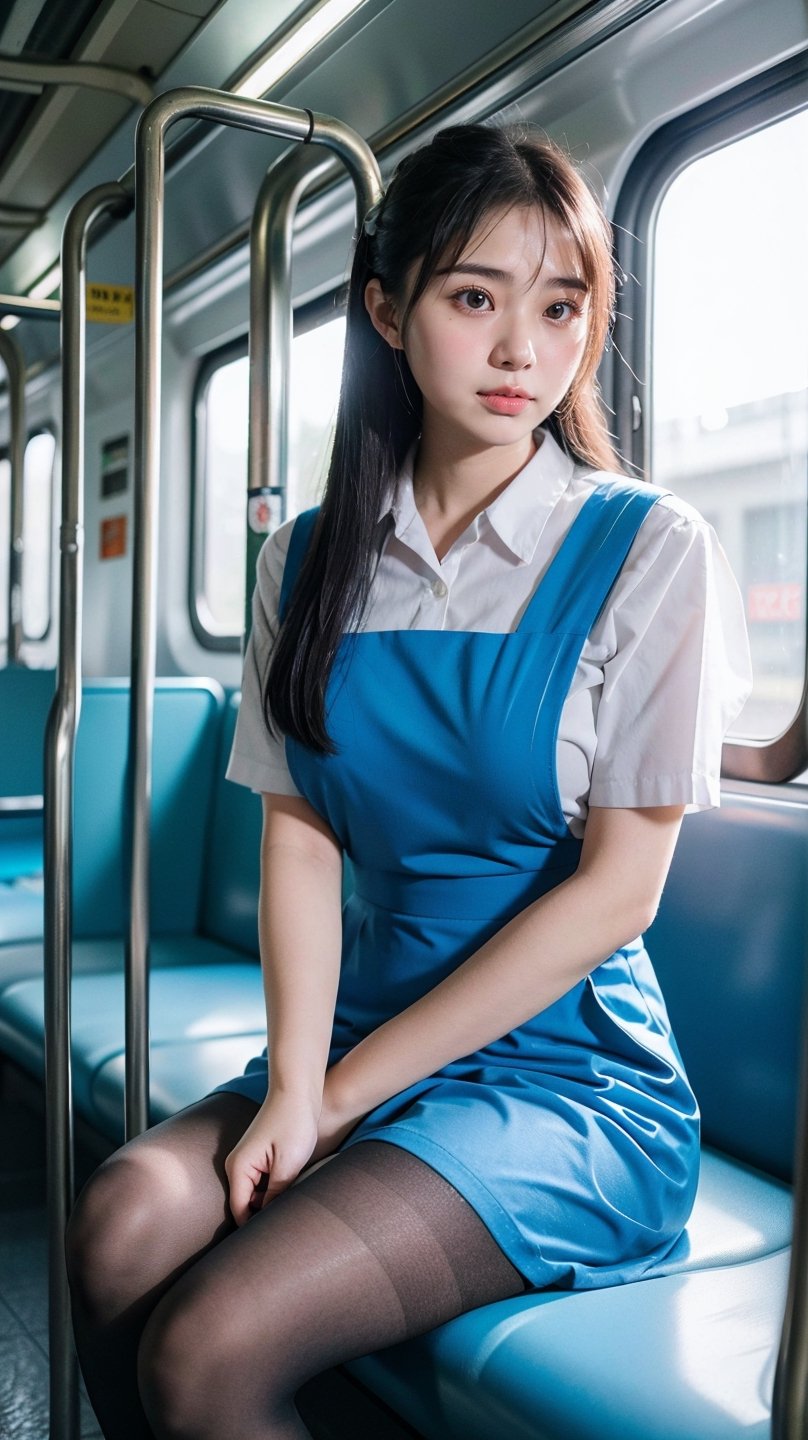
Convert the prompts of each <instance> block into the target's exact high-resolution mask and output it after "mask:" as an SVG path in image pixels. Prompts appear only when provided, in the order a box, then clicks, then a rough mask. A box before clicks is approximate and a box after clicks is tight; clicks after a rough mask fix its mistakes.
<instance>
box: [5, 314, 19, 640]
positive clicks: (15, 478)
mask: <svg viewBox="0 0 808 1440" xmlns="http://www.w3.org/2000/svg"><path fill="white" fill-rule="evenodd" d="M0 360H2V362H3V364H4V365H5V367H6V374H7V376H8V400H9V405H8V413H9V430H10V435H9V452H8V453H9V461H10V465H11V477H10V485H9V503H10V510H11V524H10V526H9V554H8V634H7V640H6V663H7V664H9V665H14V664H18V663H19V661H20V658H21V652H22V640H23V635H22V556H23V533H22V526H23V513H24V508H25V493H24V491H25V361H24V360H23V355H22V351H21V349H20V347H19V345H18V344H17V342H16V340H12V338H11V336H10V335H9V333H8V331H7V330H0Z"/></svg>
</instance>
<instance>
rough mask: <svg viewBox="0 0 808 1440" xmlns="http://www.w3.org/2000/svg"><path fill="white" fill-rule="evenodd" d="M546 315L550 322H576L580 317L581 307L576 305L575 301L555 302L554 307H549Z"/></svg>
mask: <svg viewBox="0 0 808 1440" xmlns="http://www.w3.org/2000/svg"><path fill="white" fill-rule="evenodd" d="M544 313H545V315H547V316H548V317H549V319H550V320H556V321H565V320H574V319H575V316H576V315H580V313H581V307H580V305H576V304H575V301H574V300H555V301H553V304H552V305H548V306H547V309H546V310H545V312H544Z"/></svg>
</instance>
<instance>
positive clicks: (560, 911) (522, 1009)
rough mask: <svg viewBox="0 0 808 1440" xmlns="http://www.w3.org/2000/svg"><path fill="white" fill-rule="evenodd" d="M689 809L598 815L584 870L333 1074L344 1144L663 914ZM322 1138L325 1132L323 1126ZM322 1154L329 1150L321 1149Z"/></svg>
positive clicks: (331, 1110)
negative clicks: (372, 1117) (377, 1114)
mask: <svg viewBox="0 0 808 1440" xmlns="http://www.w3.org/2000/svg"><path fill="white" fill-rule="evenodd" d="M683 814H684V806H660V807H656V808H653V809H630V810H629V809H606V808H598V807H592V809H590V811H589V816H588V818H587V823H586V831H585V836H584V843H583V849H582V853H581V860H580V864H579V866H578V869H577V871H576V872H575V874H574V875H572V876H571V877H570V878H569V879H568V880H565V881H563V882H562V883H561V884H560V885H558V886H556V888H555V889H553V890H551V891H550V892H549V893H548V894H547V895H543V896H542V897H541V899H539V900H536V901H534V903H533V904H532V905H529V906H528V907H527V908H526V909H525V910H523V911H521V912H520V914H518V915H516V916H515V917H514V919H513V920H510V921H509V922H508V924H507V925H504V926H503V928H502V929H501V930H500V931H498V932H497V934H496V935H494V936H493V937H492V939H491V940H489V941H488V942H487V943H486V944H485V945H483V946H482V948H481V949H479V950H477V951H476V952H475V953H474V954H473V955H472V956H470V957H469V959H468V960H466V961H465V962H464V963H463V964H462V965H459V966H458V968H457V969H456V970H454V971H453V972H452V974H451V975H448V976H447V977H446V979H445V980H442V981H441V983H440V984H439V985H436V986H435V988H434V989H433V990H430V991H429V993H428V994H426V995H423V996H422V997H421V999H420V1000H417V1001H415V1003H414V1004H413V1005H410V1006H409V1007H408V1009H406V1010H403V1011H402V1012H401V1014H400V1015H396V1016H394V1017H393V1018H392V1019H391V1020H388V1021H386V1023H385V1024H384V1025H380V1026H379V1028H378V1029H377V1030H375V1031H373V1033H372V1034H371V1035H368V1036H366V1038H365V1039H364V1040H362V1041H361V1042H360V1043H359V1044H358V1045H357V1046H356V1047H355V1048H354V1049H353V1050H351V1051H350V1053H349V1054H348V1055H346V1056H345V1057H344V1059H342V1060H340V1061H338V1063H337V1064H336V1065H334V1066H332V1068H331V1069H330V1070H329V1072H328V1074H327V1076H326V1084H325V1092H324V1100H323V1120H324V1121H325V1119H326V1116H327V1115H330V1116H331V1117H332V1124H333V1133H334V1134H335V1135H336V1136H338V1137H339V1138H338V1139H337V1143H340V1139H341V1138H342V1137H343V1136H344V1135H345V1134H347V1133H348V1130H349V1129H350V1128H351V1124H350V1122H351V1121H353V1123H355V1122H356V1120H357V1119H358V1118H360V1117H361V1116H363V1115H365V1114H367V1112H368V1111H369V1110H372V1109H373V1108H374V1107H375V1106H376V1105H380V1104H381V1103H382V1102H383V1101H384V1100H387V1099H389V1097H390V1096H391V1095H395V1094H397V1093H398V1092H399V1091H400V1090H404V1089H406V1088H407V1086H408V1085H412V1084H414V1083H415V1082H416V1081H418V1080H421V1079H423V1078H424V1077H425V1076H427V1075H432V1074H434V1073H435V1071H437V1070H440V1069H441V1068H442V1067H443V1066H444V1065H448V1064H449V1063H450V1062H451V1061H452V1060H456V1059H458V1058H459V1057H460V1056H462V1055H469V1054H471V1053H472V1052H473V1051H475V1050H479V1049H480V1048H481V1047H483V1046H485V1045H488V1044H490V1043H491V1042H492V1041H493V1040H496V1039H499V1037H500V1036H502V1035H505V1034H507V1033H508V1032H509V1031H510V1030H513V1029H515V1028H516V1027H517V1026H519V1025H523V1024H524V1023H525V1021H526V1020H529V1019H530V1017H531V1016H533V1015H536V1014H538V1013H539V1011H541V1010H544V1009H546V1008H547V1006H548V1005H552V1004H553V1002H554V1001H555V1000H558V999H559V998H560V997H561V996H562V995H564V994H566V992H567V991H568V990H570V989H571V988H572V987H573V985H576V984H577V983H578V982H579V981H580V980H582V979H583V978H584V976H585V975H587V974H589V972H590V971H591V970H593V969H594V968H595V967H596V966H597V965H599V964H601V962H602V961H603V960H605V959H606V958H607V957H608V956H609V955H611V954H613V952H614V951H615V950H617V949H619V947H620V946H621V945H624V944H625V943H626V942H627V941H628V940H633V939H634V938H635V937H636V936H637V935H640V934H642V932H643V930H645V929H646V928H647V927H648V925H650V923H651V921H652V920H653V918H654V915H655V914H656V910H657V907H658V904H659V900H660V896H661V894H662V887H663V885H664V883H665V879H666V876H667V873H668V868H669V866H670V862H671V859H672V856H673V851H674V847H675V845H676V839H677V836H678V833H679V826H680V824H681V820H682V816H683ZM321 1133H322V1127H321ZM317 1153H318V1154H320V1153H327V1151H325V1150H324V1149H323V1146H322V1141H321V1143H320V1144H318V1149H317Z"/></svg>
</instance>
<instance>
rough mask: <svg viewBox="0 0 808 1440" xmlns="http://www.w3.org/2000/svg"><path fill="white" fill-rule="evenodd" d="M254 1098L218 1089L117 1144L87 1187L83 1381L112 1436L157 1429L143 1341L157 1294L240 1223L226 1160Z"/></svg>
mask: <svg viewBox="0 0 808 1440" xmlns="http://www.w3.org/2000/svg"><path fill="white" fill-rule="evenodd" d="M256 1109H257V1106H256V1105H255V1104H253V1102H252V1101H251V1100H247V1099H245V1097H244V1096H242V1095H233V1094H222V1095H213V1096H210V1097H209V1098H208V1099H206V1100H202V1101H200V1103H199V1104H198V1105H193V1106H191V1107H190V1109H188V1110H184V1111H182V1112H181V1113H180V1114H179V1115H175V1116H173V1117H172V1119H170V1120H166V1121H165V1122H164V1123H163V1124H162V1125H156V1126H155V1127H154V1129H153V1130H149V1131H147V1132H146V1134H144V1135H141V1136H139V1137H138V1138H137V1139H136V1140H133V1141H131V1142H130V1144H128V1145H125V1146H124V1147H123V1149H121V1150H118V1151H117V1152H116V1153H115V1154H114V1155H112V1156H110V1158H109V1160H107V1161H105V1163H104V1164H103V1165H102V1166H101V1167H100V1169H99V1170H97V1171H96V1173H95V1174H94V1175H93V1176H92V1177H91V1179H90V1180H89V1181H88V1183H87V1185H86V1186H85V1187H84V1190H83V1191H82V1193H81V1195H80V1197H79V1199H78V1202H77V1204H76V1207H75V1210H74V1212H73V1215H72V1217H71V1220H70V1225H69V1227H68V1235H67V1259H68V1271H69V1274H70V1283H71V1290H72V1297H73V1325H74V1330H75V1335H76V1346H77V1349H78V1352H79V1359H80V1360H81V1368H82V1371H83V1373H84V1379H85V1383H86V1385H87V1390H88V1393H89V1396H90V1399H91V1401H92V1403H93V1407H94V1409H95V1412H96V1414H97V1416H98V1420H99V1422H100V1424H101V1427H102V1429H103V1431H104V1434H105V1435H106V1436H108V1437H109V1440H144V1437H147V1436H149V1435H150V1434H151V1432H150V1430H149V1427H148V1424H147V1421H146V1419H145V1416H144V1414H143V1410H142V1408H141V1405H140V1399H139V1396H138V1389H137V1373H136V1361H137V1349H138V1345H139V1343H140V1337H141V1333H142V1330H143V1326H144V1324H145V1323H146V1320H147V1319H148V1316H149V1315H150V1313H151V1311H152V1309H153V1308H154V1306H155V1305H156V1303H157V1301H158V1300H159V1299H160V1297H161V1296H162V1295H163V1294H165V1292H166V1290H167V1289H168V1288H169V1286H170V1285H172V1284H173V1283H174V1281H175V1280H176V1279H177V1277H178V1276H180V1275H181V1274H182V1273H183V1271H184V1270H186V1269H187V1268H188V1266H189V1265H192V1264H193V1262H194V1261H195V1260H198V1259H199V1257H200V1256H201V1255H204V1254H205V1253H206V1252H207V1251H208V1250H210V1249H211V1247H212V1246H215V1245H216V1244H217V1243H218V1242H219V1241H220V1240H221V1239H222V1238H223V1237H224V1236H225V1235H228V1234H230V1232H231V1231H232V1230H233V1229H234V1228H235V1227H234V1225H233V1221H232V1219H231V1217H230V1212H229V1209H228V1205H227V1179H226V1176H225V1173H224V1162H225V1159H226V1157H227V1155H228V1154H229V1153H230V1151H231V1150H232V1149H233V1146H234V1145H235V1144H236V1142H237V1141H238V1140H240V1138H241V1136H242V1135H243V1134H244V1131H245V1130H246V1129H247V1126H248V1125H249V1124H250V1123H251V1121H252V1120H253V1118H254V1116H255V1113H256Z"/></svg>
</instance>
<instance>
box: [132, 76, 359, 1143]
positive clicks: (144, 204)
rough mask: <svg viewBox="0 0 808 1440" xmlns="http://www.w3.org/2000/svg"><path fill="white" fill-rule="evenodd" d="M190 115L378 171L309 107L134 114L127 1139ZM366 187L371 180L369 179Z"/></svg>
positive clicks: (142, 1066) (217, 105)
mask: <svg viewBox="0 0 808 1440" xmlns="http://www.w3.org/2000/svg"><path fill="white" fill-rule="evenodd" d="M190 118H196V119H200V120H212V121H215V122H217V123H219V124H222V125H234V126H236V127H238V128H240V129H243V130H257V131H259V132H262V133H263V134H265V135H278V136H280V137H282V138H284V139H288V140H298V141H304V142H306V143H312V144H316V145H324V146H325V147H326V148H327V149H329V150H332V151H334V152H335V153H336V154H337V155H339V156H340V158H341V159H342V160H343V162H344V163H345V165H346V166H347V168H348V170H349V171H350V173H351V175H352V177H353V178H354V181H355V183H356V184H357V186H358V187H359V189H360V191H361V196H362V198H361V200H360V205H363V204H364V199H365V195H366V194H367V189H366V187H367V185H368V180H367V176H368V175H369V174H370V175H371V176H373V175H378V170H377V169H376V162H375V160H374V158H373V155H372V153H371V151H370V149H369V147H368V146H367V144H366V143H365V141H364V140H363V139H362V138H361V136H359V135H357V134H356V132H355V131H353V130H351V129H350V128H349V127H348V126H347V125H343V124H342V122H341V121H339V120H333V119H331V118H330V117H329V116H325V115H317V114H314V113H312V111H310V110H301V109H293V108H291V107H290V106H286V105H274V104H271V103H270V102H269V101H263V100H248V99H246V98H245V97H244V96H241V95H230V94H227V93H226V92H222V91H218V90H207V89H204V88H202V87H196V86H187V87H185V88H183V89H178V90H171V91H168V92H166V94H164V95H160V96H159V97H158V98H157V99H156V100H154V101H152V103H151V105H149V106H148V108H147V109H146V110H145V111H144V112H143V114H142V115H141V117H140V120H139V122H138V128H137V138H136V142H135V176H136V193H137V201H136V214H137V224H136V235H137V239H136V271H135V273H136V277H137V281H136V292H135V297H136V310H135V319H136V330H135V537H134V563H133V602H132V691H131V710H130V722H129V747H130V748H129V799H130V823H131V835H132V843H131V854H132V877H131V889H130V924H129V937H128V945H127V963H126V1100H125V1105H126V1137H127V1139H130V1138H131V1137H132V1136H134V1135H139V1134H140V1133H141V1131H142V1130H144V1129H146V1127H147V1125H148V1123H149V1115H148V1110H149V1107H148V1094H149V1075H148V1060H149V1056H148V1033H149V1014H148V967H149V953H148V936H149V891H148V881H149V821H150V814H151V742H152V726H153V713H154V674H155V654H156V589H157V527H158V518H159V483H160V360H161V341H162V283H163V190H164V171H165V138H166V134H167V131H168V130H169V129H170V127H171V126H172V125H173V124H175V123H176V122H177V121H178V120H187V119H190ZM370 188H371V189H372V188H373V187H372V182H371V186H370ZM365 208H367V207H365ZM362 213H363V214H364V213H365V212H364V210H363V211H362Z"/></svg>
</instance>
